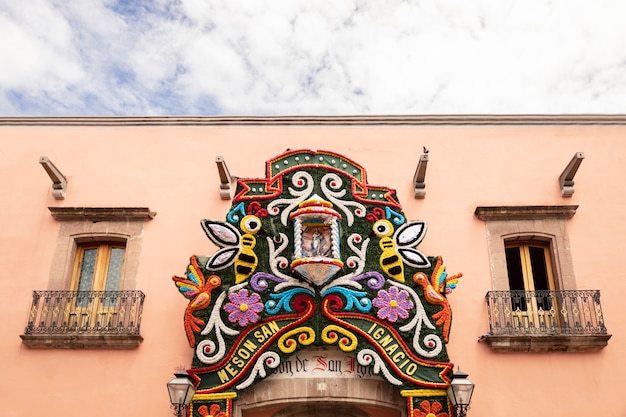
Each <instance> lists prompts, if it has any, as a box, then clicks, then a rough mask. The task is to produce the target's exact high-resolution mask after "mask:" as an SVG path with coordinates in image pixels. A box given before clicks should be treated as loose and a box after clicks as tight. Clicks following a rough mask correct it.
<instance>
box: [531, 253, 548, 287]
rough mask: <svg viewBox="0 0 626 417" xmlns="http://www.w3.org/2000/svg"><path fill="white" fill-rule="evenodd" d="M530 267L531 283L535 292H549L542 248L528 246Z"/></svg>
mask: <svg viewBox="0 0 626 417" xmlns="http://www.w3.org/2000/svg"><path fill="white" fill-rule="evenodd" d="M528 252H529V254H530V266H531V268H532V270H533V282H534V283H535V289H536V290H549V289H550V286H549V285H548V271H547V270H546V256H545V251H544V248H542V247H536V246H530V247H529V248H528Z"/></svg>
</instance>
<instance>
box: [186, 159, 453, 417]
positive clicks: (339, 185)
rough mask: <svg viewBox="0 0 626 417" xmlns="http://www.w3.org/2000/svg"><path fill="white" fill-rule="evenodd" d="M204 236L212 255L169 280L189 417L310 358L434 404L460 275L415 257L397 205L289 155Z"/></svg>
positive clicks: (249, 183)
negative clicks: (358, 369)
mask: <svg viewBox="0 0 626 417" xmlns="http://www.w3.org/2000/svg"><path fill="white" fill-rule="evenodd" d="M201 224H202V228H203V229H204V231H205V233H206V235H207V236H208V238H209V239H210V240H211V241H212V242H213V243H215V244H216V245H217V246H218V247H219V249H218V250H217V251H216V252H215V253H214V254H213V255H212V256H208V257H201V256H192V258H191V262H190V265H189V266H188V268H187V274H186V277H183V278H180V277H174V281H175V282H176V285H177V287H178V288H179V290H180V292H181V293H182V294H183V295H184V296H185V297H187V298H189V299H190V303H189V306H188V307H187V310H186V312H185V315H184V323H185V331H186V333H187V337H188V340H189V343H190V345H191V346H192V347H194V349H195V355H194V358H193V361H192V368H191V369H190V370H189V373H190V374H191V375H192V376H193V378H194V379H195V381H196V383H197V393H196V397H194V402H193V404H194V405H193V407H192V412H191V413H192V415H194V416H195V415H202V416H204V415H215V413H218V414H217V415H220V416H223V417H230V416H231V414H230V411H228V410H230V408H231V407H230V403H227V402H223V403H218V402H216V401H215V399H216V398H222V397H219V396H223V398H228V401H231V400H232V399H233V398H236V392H237V391H239V390H242V389H244V388H248V387H250V386H252V385H253V384H254V383H255V382H257V381H259V380H261V379H263V378H266V377H267V376H269V375H270V374H272V373H273V372H275V371H276V369H277V368H278V367H279V366H281V364H282V363H283V362H285V361H287V360H288V359H289V357H290V356H291V355H292V354H294V353H295V352H298V351H299V350H302V349H306V348H307V346H312V345H329V346H335V347H336V348H337V349H339V350H340V351H343V352H346V353H350V354H351V355H354V358H355V361H356V363H357V364H358V365H359V366H362V367H366V368H368V369H370V370H371V372H372V374H375V375H378V376H380V377H382V378H384V379H385V380H386V381H387V382H388V383H390V384H392V385H394V386H396V387H397V388H398V389H399V390H401V391H403V392H414V391H415V390H417V391H415V392H431V391H435V392H438V393H440V392H444V391H442V390H445V388H446V387H447V386H448V384H449V382H450V377H451V373H452V371H451V370H452V364H451V363H450V362H449V359H448V356H447V353H446V349H445V343H447V341H448V338H449V330H450V323H451V312H450V306H449V304H448V301H447V298H446V295H447V294H448V293H449V292H450V291H451V290H452V289H453V288H454V287H455V286H456V284H457V282H458V278H459V277H460V274H458V275H454V276H449V275H448V274H447V273H446V272H445V267H444V266H443V264H442V260H441V258H440V257H427V256H425V255H424V254H422V253H421V252H420V251H419V250H417V249H416V246H418V245H419V243H420V242H421V241H422V239H423V238H424V236H425V234H426V230H427V226H426V223H425V222H423V221H407V220H406V218H405V216H404V214H403V213H402V209H401V207H400V204H399V203H398V202H397V200H396V199H395V191H394V190H392V189H389V188H386V187H377V186H372V185H369V184H368V183H367V180H366V173H365V170H364V169H363V168H362V167H360V166H359V165H358V164H357V163H355V162H353V161H350V160H349V159H347V158H345V157H343V156H341V155H338V154H334V153H332V152H324V151H309V150H298V151H288V152H286V153H284V154H282V155H279V156H278V157H276V158H274V159H272V160H270V161H268V162H267V165H266V178H264V179H240V180H238V183H237V191H236V196H235V198H234V199H233V204H232V208H231V209H230V211H229V212H228V213H227V214H226V220H225V221H218V220H203V221H202V222H201ZM204 277H209V278H208V279H205V278H204ZM408 397H409V402H408V404H409V415H411V416H413V415H415V416H420V415H422V414H423V415H428V416H429V417H432V416H431V415H434V416H437V417H443V416H444V415H446V414H447V413H448V412H449V404H448V402H447V401H446V400H445V397H442V398H436V401H433V399H432V398H429V399H426V398H424V397H419V396H417V397H416V396H415V395H409V396H408ZM209 399H210V401H209ZM420 413H421V414H420Z"/></svg>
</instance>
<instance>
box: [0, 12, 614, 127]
mask: <svg viewBox="0 0 626 417" xmlns="http://www.w3.org/2000/svg"><path fill="white" fill-rule="evenodd" d="M530 113H532V114H536V113H542V114H576V113H595V114H614V113H620V114H623V113H626V1H624V0H593V1H591V0H523V1H522V0H520V1H517V0H406V1H404V0H315V1H313V0H177V1H174V0H170V1H166V0H152V1H148V0H0V116H186V115H188V116H195V115H206V116H220V115H221V116H240V115H247V116H250V115H252V116H281V115H283V116H285V115H385V114H393V115H401V114H414V115H415V114H420V115H431V114H530Z"/></svg>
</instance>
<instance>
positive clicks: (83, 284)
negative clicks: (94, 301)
mask: <svg viewBox="0 0 626 417" xmlns="http://www.w3.org/2000/svg"><path fill="white" fill-rule="evenodd" d="M97 256H98V249H97V248H92V249H85V250H84V251H83V259H82V260H81V264H80V276H79V278H78V291H91V287H92V286H93V280H94V272H95V270H96V257H97ZM88 304H89V295H87V296H84V294H83V295H78V297H77V299H76V306H77V307H86V306H87V305H88Z"/></svg>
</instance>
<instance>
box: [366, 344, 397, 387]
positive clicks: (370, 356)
mask: <svg viewBox="0 0 626 417" xmlns="http://www.w3.org/2000/svg"><path fill="white" fill-rule="evenodd" d="M356 360H357V362H359V365H363V366H370V365H372V363H373V364H374V365H373V367H372V372H374V373H375V374H377V375H378V374H380V373H381V372H382V373H383V375H384V377H385V379H386V380H387V381H389V383H391V384H393V385H402V381H400V380H399V379H398V378H396V377H394V376H393V375H391V372H389V369H387V367H386V366H385V362H384V361H383V360H382V359H381V358H380V356H378V353H376V352H374V351H373V350H372V349H363V350H361V351H360V352H359V353H358V354H357V355H356Z"/></svg>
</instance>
